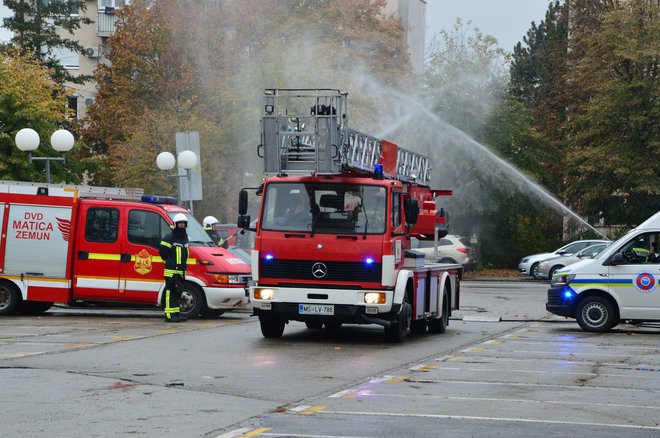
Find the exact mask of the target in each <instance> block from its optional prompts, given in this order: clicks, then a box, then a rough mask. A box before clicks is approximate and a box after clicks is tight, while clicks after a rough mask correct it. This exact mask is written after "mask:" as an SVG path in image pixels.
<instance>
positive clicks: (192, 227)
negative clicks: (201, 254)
mask: <svg viewBox="0 0 660 438" xmlns="http://www.w3.org/2000/svg"><path fill="white" fill-rule="evenodd" d="M179 213H182V212H180V211H168V212H167V215H168V216H169V217H170V219H172V220H174V215H176V214H179ZM183 214H184V215H185V216H186V218H187V219H188V228H187V229H186V232H187V233H188V240H189V241H190V243H191V244H202V245H204V246H207V244H208V245H210V246H216V245H215V243H213V240H212V239H211V237H210V236H209V235H208V233H207V232H206V230H204V227H202V224H200V223H199V222H197V219H195V217H194V216H193V215H192V214H190V213H189V212H187V211H186V212H183Z"/></svg>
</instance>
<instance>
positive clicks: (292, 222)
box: [260, 182, 387, 234]
mask: <svg viewBox="0 0 660 438" xmlns="http://www.w3.org/2000/svg"><path fill="white" fill-rule="evenodd" d="M264 196H265V198H264V204H263V205H264V209H263V212H262V214H261V220H260V226H261V228H262V229H264V230H272V231H298V232H312V233H321V234H323V233H326V234H335V233H339V234H383V233H384V232H385V228H386V216H387V189H386V188H385V187H383V186H377V185H366V184H333V183H322V182H306V183H271V184H269V185H268V186H267V189H266V191H265V194H264Z"/></svg>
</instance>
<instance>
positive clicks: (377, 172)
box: [374, 164, 384, 179]
mask: <svg viewBox="0 0 660 438" xmlns="http://www.w3.org/2000/svg"><path fill="white" fill-rule="evenodd" d="M383 178H384V177H383V165H382V164H376V165H375V166H374V179H383Z"/></svg>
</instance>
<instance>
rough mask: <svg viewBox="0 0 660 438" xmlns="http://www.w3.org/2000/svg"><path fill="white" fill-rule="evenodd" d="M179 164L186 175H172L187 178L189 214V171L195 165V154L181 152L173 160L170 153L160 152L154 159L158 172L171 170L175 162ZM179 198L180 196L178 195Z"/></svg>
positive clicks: (190, 195) (191, 207) (191, 210)
mask: <svg viewBox="0 0 660 438" xmlns="http://www.w3.org/2000/svg"><path fill="white" fill-rule="evenodd" d="M177 161H178V162H179V166H180V167H182V168H183V169H184V170H185V171H186V175H172V176H176V177H179V178H187V180H188V195H189V201H190V214H194V213H193V199H192V177H191V173H190V171H191V170H192V169H194V168H195V166H196V165H197V154H195V153H194V152H193V151H182V152H181V153H179V156H178V157H177V158H176V159H175V158H174V155H172V154H171V153H170V152H161V153H160V154H158V156H157V157H156V165H157V166H158V168H159V169H160V170H172V169H174V165H175V164H176V162H177ZM179 198H181V194H180V193H179Z"/></svg>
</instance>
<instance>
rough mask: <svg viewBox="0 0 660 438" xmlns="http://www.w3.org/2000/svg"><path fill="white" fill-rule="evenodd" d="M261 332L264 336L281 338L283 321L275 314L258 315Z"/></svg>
mask: <svg viewBox="0 0 660 438" xmlns="http://www.w3.org/2000/svg"><path fill="white" fill-rule="evenodd" d="M259 324H260V325H261V334H262V335H263V336H264V338H281V337H282V333H284V324H285V323H284V321H282V319H281V318H280V317H279V316H277V315H269V314H262V315H259Z"/></svg>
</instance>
